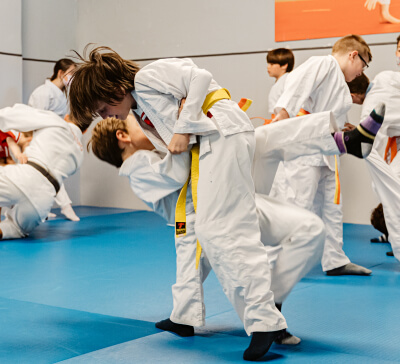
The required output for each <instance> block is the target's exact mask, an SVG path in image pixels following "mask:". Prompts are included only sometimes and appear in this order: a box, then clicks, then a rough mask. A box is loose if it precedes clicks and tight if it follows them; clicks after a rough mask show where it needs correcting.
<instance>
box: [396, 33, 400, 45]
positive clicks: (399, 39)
mask: <svg viewBox="0 0 400 364" xmlns="http://www.w3.org/2000/svg"><path fill="white" fill-rule="evenodd" d="M399 42H400V35H399V36H398V37H397V44H399Z"/></svg>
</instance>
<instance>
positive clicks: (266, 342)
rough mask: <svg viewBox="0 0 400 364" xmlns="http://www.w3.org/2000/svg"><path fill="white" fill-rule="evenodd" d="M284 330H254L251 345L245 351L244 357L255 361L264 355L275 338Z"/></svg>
mask: <svg viewBox="0 0 400 364" xmlns="http://www.w3.org/2000/svg"><path fill="white" fill-rule="evenodd" d="M282 331H283V330H279V331H270V332H253V335H252V337H251V342H250V345H249V347H248V348H247V349H246V350H245V352H244V353H243V359H244V360H249V361H254V360H257V359H260V358H261V357H262V356H264V355H265V354H266V353H267V352H268V350H269V348H270V347H271V345H272V343H273V342H274V340H275V339H276V338H277V337H278V336H279V335H280V334H281V333H282Z"/></svg>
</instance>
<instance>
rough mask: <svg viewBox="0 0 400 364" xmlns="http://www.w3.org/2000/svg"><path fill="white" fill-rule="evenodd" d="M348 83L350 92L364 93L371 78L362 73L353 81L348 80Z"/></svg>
mask: <svg viewBox="0 0 400 364" xmlns="http://www.w3.org/2000/svg"><path fill="white" fill-rule="evenodd" d="M347 85H348V86H349V89H350V93H352V94H359V95H363V94H365V93H366V92H367V89H368V86H369V78H368V77H367V76H366V75H365V73H362V74H361V75H360V76H358V77H356V78H355V79H354V80H353V81H351V82H347Z"/></svg>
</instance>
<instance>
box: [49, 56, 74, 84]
mask: <svg viewBox="0 0 400 364" xmlns="http://www.w3.org/2000/svg"><path fill="white" fill-rule="evenodd" d="M74 64H75V62H74V61H73V60H72V59H68V58H61V59H60V60H58V61H57V62H56V64H55V65H54V68H53V75H52V76H51V77H50V81H54V80H55V79H56V78H57V75H58V72H59V71H60V70H61V71H63V72H65V71H66V70H67V69H68V68H70V67H71V66H72V65H74Z"/></svg>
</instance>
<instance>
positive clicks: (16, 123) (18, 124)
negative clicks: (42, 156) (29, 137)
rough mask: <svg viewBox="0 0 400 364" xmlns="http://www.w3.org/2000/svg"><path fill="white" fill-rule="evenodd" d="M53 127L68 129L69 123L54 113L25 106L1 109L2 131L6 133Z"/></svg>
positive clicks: (0, 122)
mask: <svg viewBox="0 0 400 364" xmlns="http://www.w3.org/2000/svg"><path fill="white" fill-rule="evenodd" d="M52 126H57V127H62V128H64V129H66V128H68V126H67V123H66V122H65V121H64V120H63V119H62V118H60V117H59V116H58V115H57V114H55V113H54V112H52V111H48V110H38V109H35V108H33V107H30V106H28V105H23V104H15V105H14V106H13V107H5V108H3V109H0V130H2V131H4V132H6V131H10V130H18V131H19V132H28V131H32V130H38V129H42V128H47V127H52Z"/></svg>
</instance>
